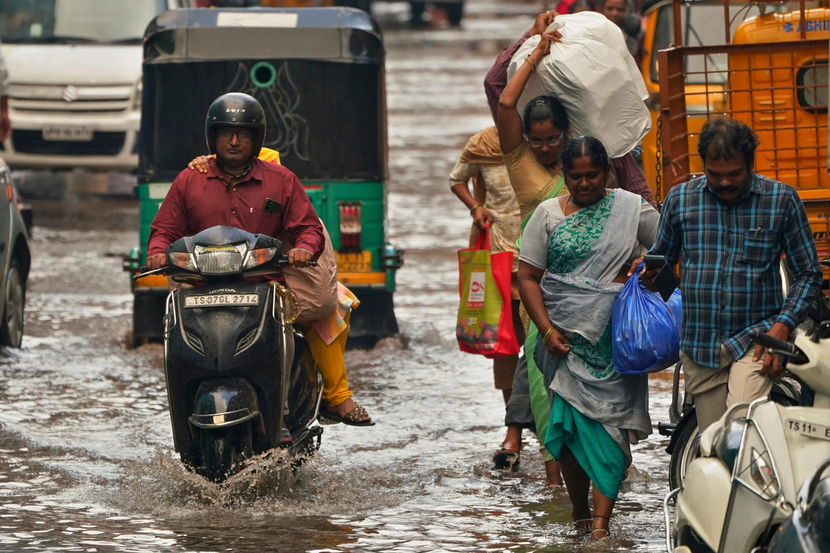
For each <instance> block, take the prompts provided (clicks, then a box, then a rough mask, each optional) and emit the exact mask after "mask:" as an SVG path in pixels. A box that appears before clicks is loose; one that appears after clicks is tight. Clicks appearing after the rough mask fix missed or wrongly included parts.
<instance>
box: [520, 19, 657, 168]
mask: <svg viewBox="0 0 830 553" xmlns="http://www.w3.org/2000/svg"><path fill="white" fill-rule="evenodd" d="M545 33H557V35H558V36H560V37H561V39H559V40H558V41H557V43H556V45H555V46H554V48H552V49H551V50H550V54H549V55H547V56H546V57H545V58H544V59H540V60H539V62H538V64H536V65H534V66H533V69H534V71H533V75H531V77H530V78H529V79H528V81H527V84H526V85H525V87H524V92H523V93H522V95H521V97H520V98H519V102H518V105H517V108H518V111H519V113H522V112H523V111H524V106H525V105H526V104H527V103H528V102H529V101H530V99H531V98H536V97H538V96H553V97H555V98H557V99H558V100H559V101H560V102H561V103H562V105H563V106H564V107H565V110H566V111H567V113H568V119H569V121H570V123H571V136H579V135H586V136H594V137H597V138H598V139H600V140H601V141H602V143H603V144H605V147H606V148H607V150H608V155H609V157H610V158H611V159H616V158H620V157H622V156H624V155H625V154H627V153H629V152H631V151H632V150H633V149H634V148H635V147H636V146H637V145H638V144H639V143H640V141H642V139H643V137H645V135H646V134H648V131H649V130H650V129H651V115H650V114H649V111H648V109H647V108H646V106H645V104H644V103H643V102H644V100H646V99H647V98H648V91H647V90H646V86H645V82H644V81H643V77H642V75H641V74H640V71H639V68H638V67H637V63H636V62H635V60H634V58H633V57H632V56H631V54H630V53H629V51H628V46H627V45H626V42H625V37H624V35H623V32H622V31H621V30H620V28H619V27H618V26H617V25H615V24H614V23H613V22H611V21H609V20H608V19H607V18H606V17H605V16H603V15H601V14H598V13H595V12H582V13H576V14H569V15H556V16H555V17H554V18H553V22H552V23H551V24H550V25H549V26H548V27H547V29H546V30H545ZM540 40H541V37H531V38H529V39H528V40H527V41H526V42H525V43H524V44H522V45H521V47H519V48H518V50H517V51H516V52H515V54H514V55H513V58H512V60H511V62H510V65H509V67H508V70H507V76H508V79H510V78H512V77H513V75H515V73H516V71H518V69H519V68H520V67H521V66H522V65H523V64H525V63H526V62H527V58H528V56H530V55H531V54H532V52H533V50H534V49H535V48H536V46H537V45H538V44H539V41H540Z"/></svg>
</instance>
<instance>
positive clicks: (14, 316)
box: [0, 258, 26, 348]
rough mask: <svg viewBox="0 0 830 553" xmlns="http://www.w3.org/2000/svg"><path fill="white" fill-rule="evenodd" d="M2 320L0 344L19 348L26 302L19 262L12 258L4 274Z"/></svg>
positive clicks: (24, 284) (21, 340) (21, 341)
mask: <svg viewBox="0 0 830 553" xmlns="http://www.w3.org/2000/svg"><path fill="white" fill-rule="evenodd" d="M4 301H5V306H4V309H3V321H2V324H0V344H2V345H4V346H10V347H13V348H19V347H20V345H21V344H22V343H23V315H24V308H25V304H26V282H25V281H24V280H23V272H22V271H21V269H20V262H19V261H18V260H17V258H12V262H11V264H10V265H9V271H8V273H7V274H6V296H5V298H4Z"/></svg>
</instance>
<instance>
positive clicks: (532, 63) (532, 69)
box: [525, 54, 536, 73]
mask: <svg viewBox="0 0 830 553" xmlns="http://www.w3.org/2000/svg"><path fill="white" fill-rule="evenodd" d="M525 62H527V63H529V64H530V72H531V73H535V72H536V62H535V61H533V57H531V55H530V54H528V55H527V57H526V58H525Z"/></svg>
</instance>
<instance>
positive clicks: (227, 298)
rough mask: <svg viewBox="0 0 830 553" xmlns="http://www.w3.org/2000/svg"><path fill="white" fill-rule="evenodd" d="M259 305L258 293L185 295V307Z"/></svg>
mask: <svg viewBox="0 0 830 553" xmlns="http://www.w3.org/2000/svg"><path fill="white" fill-rule="evenodd" d="M246 305H259V295H258V294H209V295H205V296H185V298H184V306H185V307H236V306H246Z"/></svg>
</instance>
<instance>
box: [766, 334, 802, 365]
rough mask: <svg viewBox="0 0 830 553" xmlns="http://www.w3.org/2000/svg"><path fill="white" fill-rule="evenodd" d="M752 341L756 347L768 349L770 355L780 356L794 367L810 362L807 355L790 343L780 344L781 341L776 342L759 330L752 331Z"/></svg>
mask: <svg viewBox="0 0 830 553" xmlns="http://www.w3.org/2000/svg"><path fill="white" fill-rule="evenodd" d="M752 340H753V341H754V342H756V343H757V344H758V345H760V346H763V347H765V348H767V349H769V351H770V353H773V354H776V355H781V356H783V357H784V358H785V359H786V360H787V361H790V362H792V363H795V364H796V365H804V364H805V363H807V362H809V360H810V359H809V358H808V357H807V355H806V354H805V353H804V352H803V351H801V349H799V348H798V346H796V345H795V344H793V343H792V342H782V341H781V340H777V339H775V338H773V337H772V336H770V335H769V334H766V333H765V332H761V331H760V330H753V331H752Z"/></svg>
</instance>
